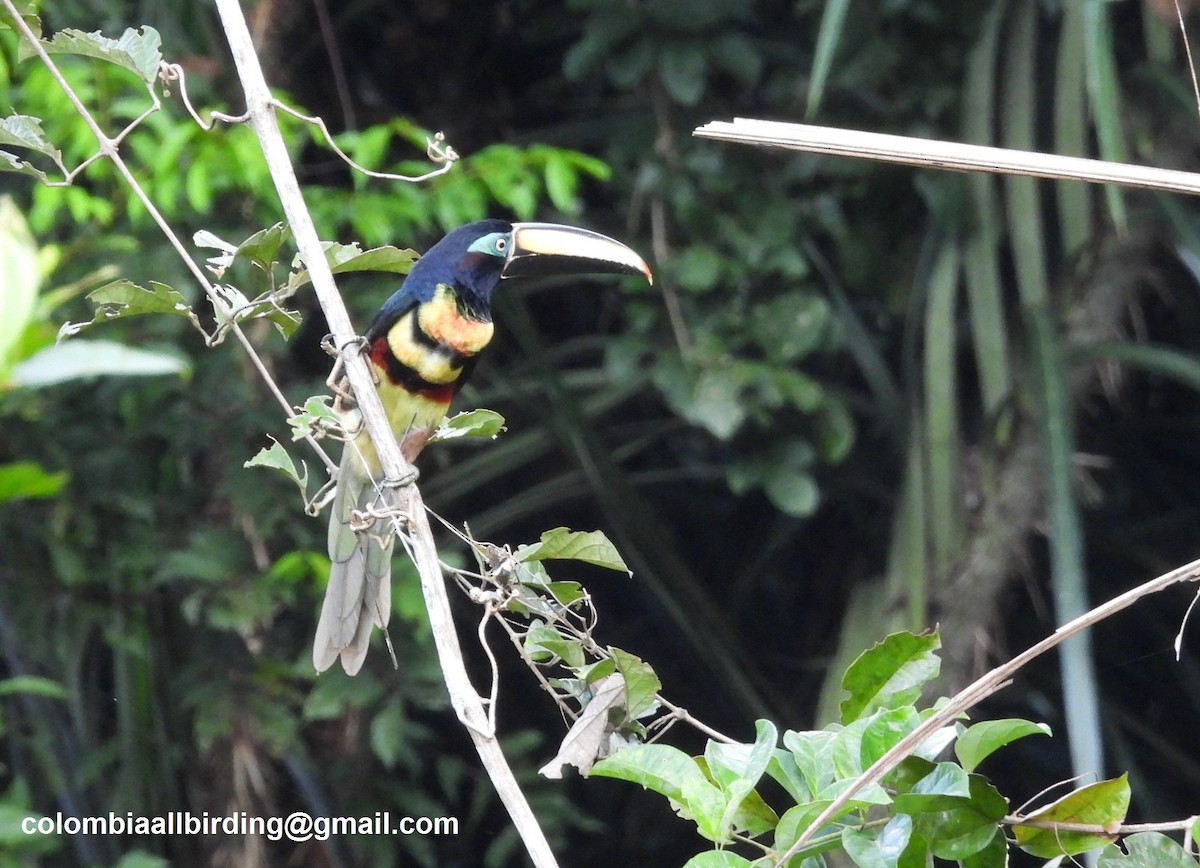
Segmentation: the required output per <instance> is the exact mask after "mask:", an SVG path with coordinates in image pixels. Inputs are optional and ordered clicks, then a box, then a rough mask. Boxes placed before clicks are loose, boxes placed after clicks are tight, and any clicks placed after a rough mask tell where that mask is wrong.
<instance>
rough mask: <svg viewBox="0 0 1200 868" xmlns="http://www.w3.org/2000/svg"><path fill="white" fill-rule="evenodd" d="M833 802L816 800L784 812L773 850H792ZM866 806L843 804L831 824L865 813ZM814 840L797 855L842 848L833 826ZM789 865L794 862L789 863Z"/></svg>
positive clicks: (809, 854) (780, 819)
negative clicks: (861, 811) (854, 814)
mask: <svg viewBox="0 0 1200 868" xmlns="http://www.w3.org/2000/svg"><path fill="white" fill-rule="evenodd" d="M831 803H832V800H831V799H817V800H816V801H812V802H807V803H805V804H801V805H796V806H795V807H793V808H789V809H788V810H787V811H785V812H784V814H783V816H782V817H780V818H779V823H778V824H777V825H776V826H775V847H774V849H775V850H777V851H779V852H781V853H782V852H784V851H786V850H790V849H791V848H792V845H793V844H795V843H796V840H797V839H798V838H799V837H800V836H801V835H802V834H804V832H805V830H807V829H808V827H809V826H811V825H812V823H813V820H815V819H817V817H819V816H820V815H821V813H822V812H823V811H824V810H825V809H826V808H828V807H829V805H830V804H831ZM864 807H867V806H865V805H864V804H863V803H862V802H855V801H851V802H849V803H847V804H846V805H844V806H843V807H842V809H841V810H840V811H839V812H838V813H837V815H836V816H835V817H833V819H832V820H831V821H830V822H831V823H832V822H833V821H836V820H837V819H838V818H839V817H843V816H845V815H846V814H849V813H853V812H854V811H859V810H863V809H864ZM812 840H813V841H814V842H815V843H810V844H806V845H805V846H804V847H802V848H801V849H800V851H799V852H798V855H799V856H801V857H808V856H816V855H818V854H820V853H824V852H827V851H829V850H834V849H836V848H838V847H840V846H841V840H840V839H839V832H838V829H837V827H836V826H833V825H830V826H824V827H822V828H821V829H819V830H818V831H817V833H816V835H814V836H813V838H812ZM789 864H795V863H793V862H789Z"/></svg>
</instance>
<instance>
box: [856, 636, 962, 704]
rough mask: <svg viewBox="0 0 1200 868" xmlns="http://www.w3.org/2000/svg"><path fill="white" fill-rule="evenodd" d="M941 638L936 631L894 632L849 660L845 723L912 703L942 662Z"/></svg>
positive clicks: (934, 676) (935, 674) (935, 673)
mask: <svg viewBox="0 0 1200 868" xmlns="http://www.w3.org/2000/svg"><path fill="white" fill-rule="evenodd" d="M940 645H941V641H940V640H939V639H938V636H937V634H936V633H922V634H920V635H915V634H913V633H893V634H892V635H890V636H888V637H887V638H886V639H884V640H883V641H882V642H879V643H877V644H876V645H875V646H874V647H873V648H871V649H870V650H868V651H866V652H864V653H863V654H862V655H861V656H860V657H859V658H858V659H857V660H855V661H854V662H853V663H852V664H850V668H849V669H847V670H846V675H845V677H844V678H843V679H842V688H843V689H844V690H846V691H847V692H848V693H849V694H850V695H849V696H848V697H847V698H846V699H845V700H843V701H842V704H841V713H842V723H850V722H851V721H854V720H858V719H859V718H860V717H864V716H865V715H868V714H870V713H871V712H873V711H875V710H876V709H878V708H896V707H898V706H903V705H912V704H913V703H915V702H916V701H917V698H918V697H919V696H920V695H921V688H922V687H923V686H924V685H925V683H926V682H928V681H930V680H931V679H933V678H936V677H937V674H938V670H939V668H940V666H941V663H940V661H939V660H938V658H937V655H936V654H935V653H934V652H935V651H936V650H937V648H938V647H940Z"/></svg>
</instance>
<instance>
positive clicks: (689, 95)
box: [658, 42, 705, 105]
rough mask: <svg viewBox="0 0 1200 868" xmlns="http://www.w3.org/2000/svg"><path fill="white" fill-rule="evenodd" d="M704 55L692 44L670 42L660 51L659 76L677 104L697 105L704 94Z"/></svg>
mask: <svg viewBox="0 0 1200 868" xmlns="http://www.w3.org/2000/svg"><path fill="white" fill-rule="evenodd" d="M704 66H705V62H704V53H703V52H702V51H701V50H700V47H699V46H698V45H696V44H694V43H691V42H669V43H667V44H666V45H664V46H663V47H662V48H661V49H660V53H659V60H658V74H659V78H660V79H661V80H662V83H663V87H665V88H666V90H667V93H668V94H670V96H671V98H672V99H673V100H675V102H677V103H681V104H683V105H695V104H696V103H697V102H699V100H700V96H701V94H703V93H704V84H705V76H704Z"/></svg>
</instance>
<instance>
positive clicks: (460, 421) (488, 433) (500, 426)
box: [429, 409, 507, 440]
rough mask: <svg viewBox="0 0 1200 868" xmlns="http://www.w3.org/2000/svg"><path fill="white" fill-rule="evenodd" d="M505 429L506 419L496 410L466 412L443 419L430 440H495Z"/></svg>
mask: <svg viewBox="0 0 1200 868" xmlns="http://www.w3.org/2000/svg"><path fill="white" fill-rule="evenodd" d="M505 430H507V429H506V428H505V427H504V417H503V416H501V415H500V414H499V413H497V412H496V411H495V410H484V409H478V410H464V411H463V412H462V413H457V414H455V415H454V416H451V417H449V418H443V419H442V421H441V423H440V424H439V425H438V429H437V430H436V431H434V432H433V436H432V437H430V438H429V439H430V440H455V439H458V438H459V437H487V438H490V439H495V438H496V437H497V436H498V435H499V434H500V432H502V431H505Z"/></svg>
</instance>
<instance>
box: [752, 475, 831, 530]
mask: <svg viewBox="0 0 1200 868" xmlns="http://www.w3.org/2000/svg"><path fill="white" fill-rule="evenodd" d="M763 491H764V492H766V495H767V497H768V498H769V499H770V501H771V503H773V504H774V505H775V507H776V508H777V509H778V510H779V511H780V512H782V513H783V514H785V515H790V516H794V517H796V518H804V517H805V516H809V515H812V514H813V513H814V512H815V511H816V509H817V507H818V506H819V505H820V503H821V489H820V488H819V487H818V486H817V481H816V480H815V479H813V478H812V475H811V474H808V473H805V472H804V471H802V470H795V469H792V468H783V469H782V470H781V472H779V473H772V474H769V475H768V476H767V477H766V479H764V480H763Z"/></svg>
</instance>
